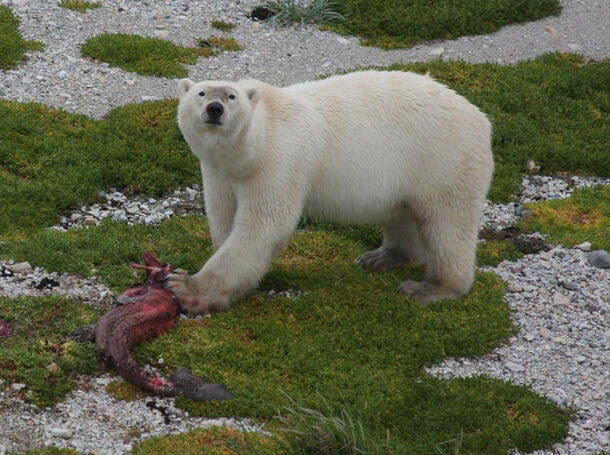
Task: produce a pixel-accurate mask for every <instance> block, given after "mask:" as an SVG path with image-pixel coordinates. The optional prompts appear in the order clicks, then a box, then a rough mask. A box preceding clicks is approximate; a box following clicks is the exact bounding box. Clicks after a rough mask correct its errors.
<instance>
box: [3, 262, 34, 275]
mask: <svg viewBox="0 0 610 455" xmlns="http://www.w3.org/2000/svg"><path fill="white" fill-rule="evenodd" d="M9 268H10V270H11V271H12V272H14V273H32V272H33V271H34V269H32V266H31V265H30V263H29V262H18V263H17V264H13V265H10V266H9Z"/></svg>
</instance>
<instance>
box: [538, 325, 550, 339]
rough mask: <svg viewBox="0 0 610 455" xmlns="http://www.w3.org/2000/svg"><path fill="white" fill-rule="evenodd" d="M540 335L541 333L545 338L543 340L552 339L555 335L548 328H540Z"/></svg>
mask: <svg viewBox="0 0 610 455" xmlns="http://www.w3.org/2000/svg"><path fill="white" fill-rule="evenodd" d="M538 333H540V336H541V337H543V338H551V335H552V334H553V333H552V332H551V331H550V330H549V329H547V328H546V327H540V329H539V330H538Z"/></svg>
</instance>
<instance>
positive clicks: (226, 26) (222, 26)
mask: <svg viewBox="0 0 610 455" xmlns="http://www.w3.org/2000/svg"><path fill="white" fill-rule="evenodd" d="M212 27H214V28H216V29H218V30H222V31H223V32H230V31H231V30H233V29H234V28H235V24H231V23H230V22H224V21H212Z"/></svg>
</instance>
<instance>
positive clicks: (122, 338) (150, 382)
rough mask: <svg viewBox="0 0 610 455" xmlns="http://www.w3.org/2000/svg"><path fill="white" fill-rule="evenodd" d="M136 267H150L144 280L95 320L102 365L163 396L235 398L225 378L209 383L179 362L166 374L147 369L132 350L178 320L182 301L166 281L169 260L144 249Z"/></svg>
mask: <svg viewBox="0 0 610 455" xmlns="http://www.w3.org/2000/svg"><path fill="white" fill-rule="evenodd" d="M131 265H132V267H135V268H140V269H145V270H146V281H145V282H144V283H139V284H134V285H133V286H131V287H130V288H129V289H127V290H126V291H124V292H122V293H121V294H119V295H118V296H117V302H118V303H119V304H122V306H118V307H116V308H113V309H111V310H110V311H108V312H107V313H106V314H104V315H103V316H102V317H101V318H100V319H99V320H98V322H97V323H96V324H95V350H96V352H97V355H98V357H99V359H100V361H101V362H102V363H103V365H104V366H111V367H114V368H115V369H116V371H117V373H119V374H120V375H121V377H122V378H123V379H125V380H126V381H128V382H130V383H132V384H134V385H137V386H138V387H140V388H142V389H144V390H147V391H149V392H152V393H154V394H157V395H161V396H175V395H178V394H183V395H185V396H186V397H188V398H191V399H193V400H197V401H208V400H216V401H223V400H227V399H230V398H233V397H234V395H233V394H232V393H231V392H230V391H229V390H227V388H226V387H225V386H224V384H208V383H205V382H204V381H203V380H202V379H201V378H199V377H197V376H194V375H192V374H191V373H190V372H189V371H188V370H187V369H186V368H178V369H177V370H176V373H175V374H174V375H173V376H172V378H171V379H169V380H166V379H163V378H160V377H156V376H154V375H151V374H149V373H147V372H146V371H144V370H143V369H142V368H140V367H139V366H138V364H137V363H136V361H135V359H134V358H133V357H132V356H131V352H130V350H131V348H132V347H133V346H135V345H137V344H140V343H142V342H144V341H146V340H148V339H150V338H153V337H155V336H158V335H160V334H162V333H164V332H165V331H167V330H168V329H169V328H170V327H171V326H173V325H174V323H175V322H176V317H177V316H178V314H179V312H180V305H179V304H178V301H177V300H176V297H175V296H174V294H173V293H172V292H171V291H170V290H169V289H166V288H165V287H164V282H165V278H166V277H167V275H168V274H169V273H170V272H171V267H170V266H169V264H167V263H161V262H159V261H158V260H157V259H156V258H155V257H154V256H153V255H152V254H151V253H149V252H146V253H144V265H138V264H134V263H132V264H131Z"/></svg>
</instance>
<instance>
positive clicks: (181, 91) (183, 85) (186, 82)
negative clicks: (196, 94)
mask: <svg viewBox="0 0 610 455" xmlns="http://www.w3.org/2000/svg"><path fill="white" fill-rule="evenodd" d="M194 84H195V83H194V82H193V81H192V80H190V79H180V81H179V82H178V96H179V97H180V98H182V97H183V96H184V95H185V94H186V92H188V91H189V89H190V88H191V87H192V86H193V85H194Z"/></svg>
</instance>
